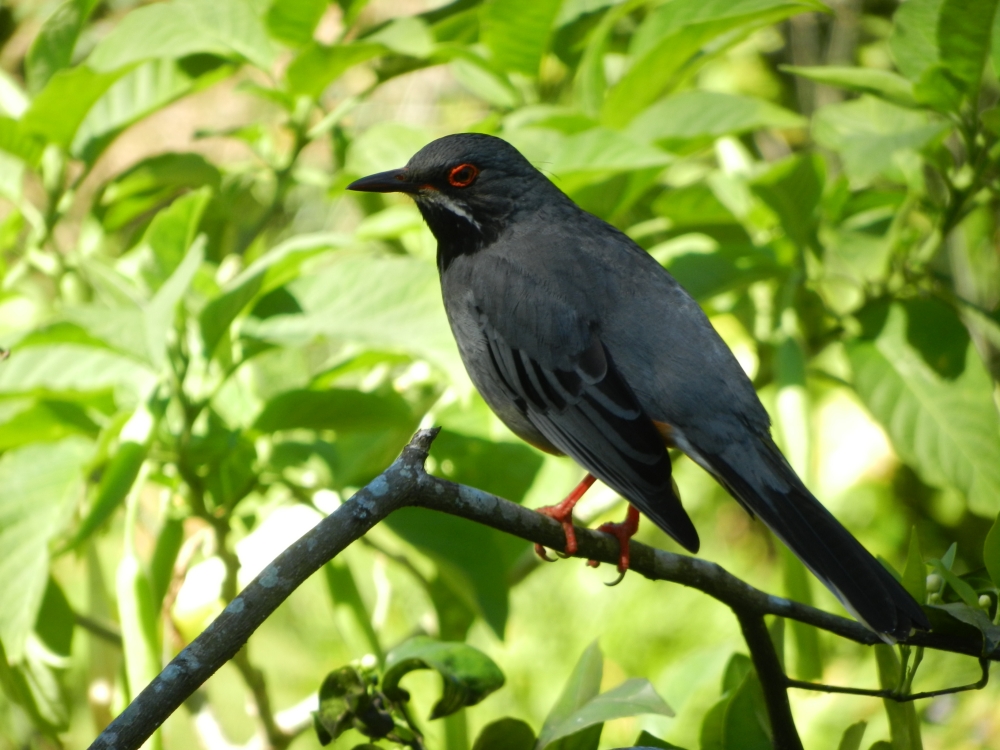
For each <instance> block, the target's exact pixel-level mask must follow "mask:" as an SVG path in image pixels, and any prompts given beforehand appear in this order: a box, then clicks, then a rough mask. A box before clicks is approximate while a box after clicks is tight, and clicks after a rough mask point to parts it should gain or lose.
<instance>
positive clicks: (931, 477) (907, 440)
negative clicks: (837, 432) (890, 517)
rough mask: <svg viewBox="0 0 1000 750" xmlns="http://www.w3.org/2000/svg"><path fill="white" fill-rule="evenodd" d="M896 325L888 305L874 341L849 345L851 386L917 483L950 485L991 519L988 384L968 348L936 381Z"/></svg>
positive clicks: (997, 472) (997, 480) (999, 423)
mask: <svg viewBox="0 0 1000 750" xmlns="http://www.w3.org/2000/svg"><path fill="white" fill-rule="evenodd" d="M904 320H905V313H904V310H903V308H902V306H900V305H893V306H892V307H891V308H890V310H889V316H888V319H887V320H886V322H885V324H884V326H883V328H882V330H881V333H879V335H878V337H877V338H876V339H875V340H874V341H863V340H862V341H856V342H854V343H853V344H851V345H850V347H849V348H848V355H849V357H850V361H851V364H852V366H853V368H854V386H855V388H856V390H857V392H858V394H859V395H860V396H861V399H862V401H863V402H864V403H865V405H866V406H867V407H868V409H869V410H870V411H871V413H872V414H873V415H874V417H875V418H876V419H877V420H878V421H879V422H880V423H881V424H882V425H883V426H884V427H885V429H886V430H887V432H888V433H889V437H890V438H891V440H892V443H893V446H894V447H895V449H896V451H897V452H898V453H899V455H900V457H902V459H903V460H904V461H906V463H907V464H908V465H910V466H911V467H913V468H914V470H916V471H917V473H918V474H919V475H920V476H921V478H922V479H923V480H924V481H925V482H927V483H929V484H931V485H933V486H937V487H942V486H950V487H955V488H956V489H958V490H960V491H961V492H962V493H963V494H964V495H965V497H966V500H967V502H968V504H969V508H970V510H972V511H973V512H974V513H979V514H983V515H985V514H990V515H992V514H993V513H995V512H996V509H997V506H998V498H1000V420H998V418H997V412H996V409H995V408H994V406H993V403H992V398H993V395H992V391H993V386H992V382H991V381H990V378H989V376H988V375H987V373H986V372H985V370H984V369H983V366H982V362H981V360H980V359H979V358H978V356H977V355H976V354H975V352H974V351H973V350H972V348H971V347H970V348H969V350H968V352H967V359H966V365H965V372H964V373H963V374H962V375H961V376H960V377H958V378H956V379H955V380H952V381H946V380H942V379H941V378H940V377H939V376H938V375H937V373H935V372H934V371H933V370H932V369H931V368H929V367H928V366H927V365H926V364H925V362H924V361H923V358H922V357H921V356H920V354H919V353H918V352H917V351H916V350H914V349H913V348H911V347H910V346H909V344H908V343H907V342H906V340H905V328H904V326H905V322H904Z"/></svg>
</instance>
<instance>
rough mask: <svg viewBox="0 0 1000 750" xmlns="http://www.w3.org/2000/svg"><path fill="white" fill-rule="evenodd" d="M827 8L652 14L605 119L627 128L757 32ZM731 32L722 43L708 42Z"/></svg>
mask: <svg viewBox="0 0 1000 750" xmlns="http://www.w3.org/2000/svg"><path fill="white" fill-rule="evenodd" d="M823 10H826V6H824V5H822V4H821V3H819V2H815V1H814V0H801V2H789V1H788V0H737V1H736V2H734V1H733V0H673V2H670V3H664V4H663V5H661V6H660V7H659V8H657V9H656V10H654V11H653V12H652V13H650V14H649V15H648V16H647V17H646V20H645V21H643V25H642V27H640V29H639V31H638V32H637V33H636V34H635V36H634V37H633V39H632V45H631V47H632V48H631V50H630V51H631V52H632V57H633V60H632V65H631V67H630V68H629V69H628V71H627V72H626V73H625V75H624V76H622V78H621V80H619V81H618V82H617V83H616V84H615V85H614V86H613V87H612V88H611V90H610V91H609V92H608V95H607V98H606V99H605V102H604V105H603V108H602V110H601V120H602V122H603V123H604V124H606V125H608V126H610V127H622V126H624V125H626V124H628V122H629V121H630V120H631V119H632V118H633V117H634V116H635V115H636V114H638V113H639V112H640V111H642V110H643V109H645V108H646V107H647V106H648V105H649V104H651V103H652V102H654V101H656V100H657V99H658V98H659V97H660V95H661V94H662V93H663V92H664V91H665V90H668V89H670V88H671V87H673V86H675V85H677V84H678V83H679V82H680V81H681V80H683V78H684V77H685V76H688V75H690V74H691V73H693V72H694V70H695V69H696V68H697V67H699V66H700V65H702V64H704V62H706V61H707V60H708V59H710V58H711V55H712V52H715V51H718V49H721V48H724V47H725V46H727V45H729V44H733V43H735V42H736V41H738V40H739V39H742V38H743V37H745V36H747V35H749V34H750V33H752V32H753V31H755V30H756V29H759V28H761V27H763V26H768V25H770V24H772V23H776V22H777V21H780V20H783V19H785V18H788V17H789V16H793V15H796V14H797V13H804V12H808V11H823ZM723 34H726V35H727V36H726V39H725V42H724V44H723V45H716V46H715V47H714V48H713V49H712V50H709V49H708V46H709V43H710V42H712V41H713V40H715V39H717V38H718V37H721V36H722V35H723Z"/></svg>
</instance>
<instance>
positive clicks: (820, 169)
mask: <svg viewBox="0 0 1000 750" xmlns="http://www.w3.org/2000/svg"><path fill="white" fill-rule="evenodd" d="M825 182H826V166H825V165H824V163H823V159H822V157H821V156H820V155H819V154H813V155H811V156H806V157H802V156H791V157H789V158H787V159H784V160H782V161H780V162H777V163H776V164H774V165H773V166H772V167H770V168H769V169H768V170H767V172H765V173H764V174H763V175H761V176H760V177H758V178H756V179H755V180H754V181H753V182H752V183H751V189H752V190H753V192H754V193H755V194H756V195H757V196H759V197H760V199H761V200H762V201H764V203H766V204H767V206H768V208H770V209H771V210H772V211H774V213H775V214H776V215H777V216H778V219H779V220H780V221H781V226H782V228H783V229H784V230H785V234H786V235H788V238H789V239H790V240H792V242H794V243H795V244H796V245H798V246H799V247H800V248H803V249H805V248H813V247H818V246H819V241H818V240H817V239H816V226H817V223H818V216H817V209H818V206H819V202H820V198H821V197H822V195H823V185H824V184H825Z"/></svg>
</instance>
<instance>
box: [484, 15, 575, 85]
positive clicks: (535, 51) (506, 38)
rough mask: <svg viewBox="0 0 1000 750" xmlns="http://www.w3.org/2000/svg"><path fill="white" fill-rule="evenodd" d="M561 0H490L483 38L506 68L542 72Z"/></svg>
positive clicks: (527, 73)
mask: <svg viewBox="0 0 1000 750" xmlns="http://www.w3.org/2000/svg"><path fill="white" fill-rule="evenodd" d="M560 4H561V3H560V0H487V2H485V3H483V7H482V14H483V15H482V40H483V42H484V43H485V44H486V46H487V47H489V48H490V51H491V52H492V53H493V60H494V62H495V63H496V64H497V65H499V66H500V67H501V68H502V69H504V70H510V71H516V72H518V73H523V74H524V75H527V76H532V77H534V76H536V75H538V66H539V64H540V63H541V60H542V55H543V54H544V52H545V49H546V47H547V46H548V41H549V35H550V34H551V32H552V25H553V22H554V21H555V18H556V14H557V13H558V12H559V6H560Z"/></svg>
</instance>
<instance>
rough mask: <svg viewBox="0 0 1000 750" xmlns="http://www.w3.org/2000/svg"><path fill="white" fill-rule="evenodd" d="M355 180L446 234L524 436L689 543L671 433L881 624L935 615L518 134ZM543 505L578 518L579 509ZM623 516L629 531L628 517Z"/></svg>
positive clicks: (480, 345)
mask: <svg viewBox="0 0 1000 750" xmlns="http://www.w3.org/2000/svg"><path fill="white" fill-rule="evenodd" d="M348 189H350V190H360V191H369V192H401V193H407V194H409V195H411V196H412V197H413V198H414V199H416V203H417V207H418V208H419V209H420V212H421V214H423V217H424V219H425V220H426V222H427V224H428V226H429V227H430V229H431V231H432V232H433V233H434V236H435V237H436V238H437V241H438V254H437V262H438V269H439V270H440V273H441V287H442V291H443V294H444V305H445V310H446V311H447V314H448V320H449V322H450V323H451V329H452V332H453V333H454V335H455V340H456V341H457V342H458V348H459V351H460V352H461V356H462V361H463V362H464V363H465V367H466V369H467V370H468V371H469V376H470V377H471V378H472V382H473V383H474V384H475V386H476V388H477V389H478V390H479V392H480V393H481V394H482V396H483V398H484V399H485V400H486V403H488V404H489V405H490V407H491V408H492V409H493V411H494V412H496V414H497V415H498V416H499V417H500V419H502V420H503V421H504V422H505V423H506V424H507V426H508V427H510V428H511V430H513V431H514V432H515V433H516V434H517V435H518V436H520V437H521V438H523V439H524V440H526V441H527V442H529V443H531V444H533V445H535V446H538V447H539V448H542V449H543V450H548V451H550V452H554V453H565V454H567V455H569V456H571V457H572V458H573V459H575V460H576V461H577V463H579V464H580V465H581V466H583V467H584V468H585V469H587V471H588V472H590V473H591V474H592V475H593V476H596V477H597V478H599V479H600V480H601V481H603V482H604V483H606V484H607V485H608V486H610V487H612V488H613V489H615V490H616V491H618V492H619V493H621V494H622V495H623V496H624V497H625V498H627V499H628V500H629V502H630V503H632V504H633V505H634V506H635V507H637V508H638V509H639V510H641V511H642V512H643V513H645V514H646V515H647V516H648V517H649V518H650V519H651V520H652V521H653V522H654V523H656V525H657V526H659V527H660V528H661V529H663V530H664V531H665V532H666V533H667V534H669V535H670V536H671V537H673V538H674V539H676V540H677V542H678V543H680V544H681V545H682V546H683V547H685V548H686V549H688V550H690V551H691V552H696V551H697V550H698V534H697V532H696V531H695V528H694V525H693V524H692V523H691V519H690V518H689V517H688V515H687V513H686V512H685V511H684V508H683V507H682V506H681V503H680V500H679V498H678V496H677V492H676V489H675V486H674V485H673V482H672V479H671V475H670V458H669V455H668V453H667V451H666V449H665V447H664V446H665V445H670V446H676V447H677V448H679V449H680V450H682V451H684V453H686V454H687V455H688V456H690V457H691V458H692V459H693V460H694V461H695V462H697V463H698V464H699V465H701V466H702V467H703V468H704V469H705V470H706V471H708V472H709V473H710V474H712V476H714V477H715V478H716V479H717V480H718V481H719V482H720V483H721V484H722V485H723V486H724V487H725V488H726V489H727V490H728V491H729V492H730V493H731V494H732V496H733V497H735V498H736V500H737V501H738V502H739V503H740V504H741V505H742V506H743V507H744V508H745V509H746V510H747V511H748V512H749V513H750V514H751V516H755V517H757V518H759V519H761V520H762V521H763V522H764V523H765V524H766V525H767V526H768V528H770V529H771V530H772V531H773V532H774V533H775V534H776V535H777V536H778V538H779V539H781V540H782V541H783V542H784V543H785V544H786V545H788V547H789V548H790V549H791V550H792V551H793V552H794V553H795V554H796V555H797V556H798V557H799V559H801V560H802V562H803V563H805V565H806V566H807V567H808V568H809V569H810V570H811V571H812V572H813V573H814V574H815V575H816V577H817V578H819V579H820V580H821V581H822V582H823V583H824V584H826V586H827V587H828V588H829V589H830V590H831V591H832V592H833V593H834V594H835V595H836V596H837V598H838V599H840V601H841V602H843V604H844V606H845V607H846V608H847V609H848V610H849V611H850V612H851V613H852V614H854V615H855V616H856V617H857V618H858V619H859V620H860V621H861V622H863V623H864V624H866V625H867V626H868V627H870V628H871V629H872V630H874V631H875V632H877V633H879V634H880V635H882V636H883V637H884V638H886V639H887V640H892V639H898V638H905V637H906V635H907V634H908V633H910V631H911V629H912V628H914V627H916V628H922V629H925V630H926V629H929V627H930V625H929V623H928V621H927V617H926V615H925V614H924V613H923V611H922V610H921V609H920V607H919V606H918V605H917V603H916V602H915V601H914V600H913V599H912V598H911V597H910V595H909V594H907V593H906V590H905V589H903V587H902V586H901V585H900V584H899V583H898V582H897V581H896V580H895V579H894V578H893V577H892V575H891V574H890V573H889V572H888V571H887V570H886V569H885V568H884V567H883V566H882V565H881V564H880V563H879V562H878V561H876V560H875V559H874V558H873V557H872V556H871V555H870V554H869V553H868V551H867V550H865V548H864V547H862V546H861V544H860V543H859V542H858V541H857V540H856V539H855V538H854V537H853V536H851V534H850V533H849V532H848V531H847V530H846V529H845V528H844V527H843V526H841V525H840V523H838V522H837V520H836V519H835V518H834V517H833V516H832V515H831V514H830V512H829V511H827V510H826V508H824V507H823V506H822V505H821V504H820V503H819V501H818V500H816V498H815V497H813V495H812V494H811V493H810V492H809V490H808V489H806V487H805V485H804V484H803V483H802V481H801V480H800V479H799V478H798V476H796V474H795V472H794V471H793V470H792V468H791V467H790V466H789V464H788V462H787V461H786V460H785V458H784V456H782V454H781V452H780V451H779V450H778V448H777V446H775V444H774V442H773V440H772V439H771V434H770V420H769V418H768V415H767V412H766V411H765V410H764V407H763V406H762V405H761V403H760V401H759V400H758V398H757V394H756V392H755V391H754V389H753V386H752V385H751V383H750V380H749V379H748V378H747V376H746V374H745V373H744V372H743V369H742V368H741V367H740V365H739V363H738V362H737V361H736V358H735V357H734V356H733V354H732V352H731V351H730V350H729V348H728V347H727V346H726V344H725V343H724V342H723V341H722V339H721V338H720V337H719V336H718V334H717V333H716V332H715V330H714V329H713V328H712V325H711V324H710V323H709V321H708V318H707V317H706V316H705V314H704V313H703V312H702V310H701V308H700V307H699V306H698V303H696V302H695V301H694V299H692V298H691V296H690V295H689V294H688V293H687V292H686V291H685V290H684V289H683V288H682V287H681V286H680V285H679V284H678V283H677V281H676V280H675V279H674V278H673V277H672V276H671V275H670V274H669V273H667V271H665V270H664V269H663V268H662V267H661V266H660V264H659V263H657V262H656V260H654V259H653V258H652V257H650V256H649V255H648V254H647V253H646V252H645V251H644V250H643V249H642V248H641V247H639V246H638V245H636V244H635V243H634V242H633V241H632V240H631V239H629V238H628V237H627V236H626V235H624V234H623V233H622V232H620V231H619V230H617V229H615V228H614V227H613V226H611V225H610V224H607V223H605V222H604V221H602V220H600V219H598V218H597V217H596V216H593V215H591V214H589V213H587V212H586V211H584V210H582V209H581V208H580V207H578V206H577V205H576V204H575V203H573V201H571V200H570V199H569V198H568V197H567V196H566V195H565V194H563V193H562V192H561V191H560V190H559V189H558V188H557V187H556V186H555V185H553V184H552V183H551V182H550V181H549V180H548V178H546V177H545V176H544V175H543V174H541V173H540V172H539V171H538V170H536V169H535V168H534V167H533V166H531V164H529V163H528V161H527V159H525V158H524V157H523V156H522V155H521V154H520V153H519V152H518V151H517V150H516V149H515V148H513V147H512V146H511V145H509V144H508V143H506V142H505V141H503V140H501V139H499V138H495V137H492V136H488V135H479V134H460V135H452V136H447V137H445V138H441V139H439V140H436V141H434V142H433V143H431V144H429V145H427V146H425V147H424V148H423V149H421V150H420V151H419V152H418V153H417V154H416V155H415V156H414V157H413V158H412V159H410V162H409V163H408V164H407V165H406V166H405V167H403V168H402V169H397V170H393V171H389V172H382V173H380V174H375V175H371V176H370V177H365V178H363V179H360V180H357V181H356V182H354V183H352V184H351V185H349V186H348ZM583 489H585V487H584V488H580V489H579V494H582V490H583ZM570 500H573V498H572V497H571V498H567V502H566V503H565V504H564V506H565V505H567V504H568V505H569V506H571V505H572V503H571V502H569V501H570ZM574 502H575V500H574ZM565 509H566V508H565V507H563V508H562V510H565ZM570 511H571V508H570ZM631 513H632V514H634V512H631ZM550 515H555V516H556V517H559V518H560V520H564V521H565V524H564V526H566V527H568V530H571V528H572V527H571V525H570V522H569V521H568V515H569V514H568V513H565V514H564V516H562V517H560V516H559V515H558V512H550ZM636 519H637V515H633V517H632V518H631V519H630V520H633V521H634V520H636ZM611 530H612V531H615V530H616V529H611ZM618 531H620V533H619V538H620V539H621V540H622V542H623V549H627V538H628V536H629V535H630V532H631V533H634V528H627V529H624V530H621V529H618ZM571 541H573V540H571V539H570V534H567V544H568V546H571V544H570V543H571ZM624 554H625V553H624V552H623V555H624ZM625 562H626V563H627V559H626V560H625Z"/></svg>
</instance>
